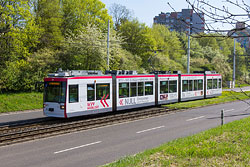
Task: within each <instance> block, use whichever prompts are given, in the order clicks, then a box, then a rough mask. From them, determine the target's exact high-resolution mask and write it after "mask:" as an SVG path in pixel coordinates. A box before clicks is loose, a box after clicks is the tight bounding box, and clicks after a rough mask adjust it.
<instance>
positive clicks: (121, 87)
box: [116, 75, 155, 110]
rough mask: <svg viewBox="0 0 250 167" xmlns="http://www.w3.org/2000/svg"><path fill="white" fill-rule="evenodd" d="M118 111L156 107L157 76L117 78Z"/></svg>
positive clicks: (124, 76)
mask: <svg viewBox="0 0 250 167" xmlns="http://www.w3.org/2000/svg"><path fill="white" fill-rule="evenodd" d="M116 90H117V91H116V97H117V98H116V100H117V101H116V103H117V110H125V109H131V108H139V107H146V106H153V105H155V75H130V76H127V75H120V76H116Z"/></svg>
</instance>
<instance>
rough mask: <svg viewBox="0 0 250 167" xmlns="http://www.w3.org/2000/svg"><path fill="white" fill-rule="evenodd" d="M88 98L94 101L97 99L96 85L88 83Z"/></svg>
mask: <svg viewBox="0 0 250 167" xmlns="http://www.w3.org/2000/svg"><path fill="white" fill-rule="evenodd" d="M87 100H88V101H94V100H95V85H94V84H87Z"/></svg>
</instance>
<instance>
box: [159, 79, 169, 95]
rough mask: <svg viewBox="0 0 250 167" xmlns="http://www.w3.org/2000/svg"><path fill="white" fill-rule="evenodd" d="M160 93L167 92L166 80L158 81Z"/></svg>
mask: <svg viewBox="0 0 250 167" xmlns="http://www.w3.org/2000/svg"><path fill="white" fill-rule="evenodd" d="M160 93H161V94H162V93H168V81H161V82H160Z"/></svg>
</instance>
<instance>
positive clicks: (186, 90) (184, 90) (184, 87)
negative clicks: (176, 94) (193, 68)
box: [182, 80, 188, 92]
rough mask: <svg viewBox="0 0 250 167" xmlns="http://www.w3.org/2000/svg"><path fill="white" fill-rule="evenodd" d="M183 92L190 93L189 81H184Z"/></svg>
mask: <svg viewBox="0 0 250 167" xmlns="http://www.w3.org/2000/svg"><path fill="white" fill-rule="evenodd" d="M182 92H188V81H187V80H183V81H182Z"/></svg>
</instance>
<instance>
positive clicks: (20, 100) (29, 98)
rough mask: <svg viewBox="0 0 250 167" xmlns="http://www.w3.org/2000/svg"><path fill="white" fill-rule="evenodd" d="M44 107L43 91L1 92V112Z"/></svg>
mask: <svg viewBox="0 0 250 167" xmlns="http://www.w3.org/2000/svg"><path fill="white" fill-rule="evenodd" d="M42 107H43V93H37V92H32V93H9V94H0V113H4V112H11V111H23V110H33V109H39V108H42Z"/></svg>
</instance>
